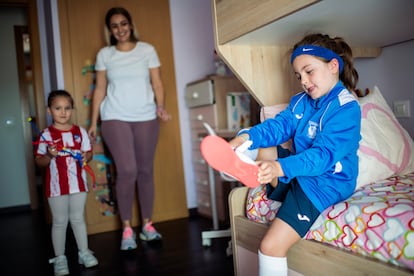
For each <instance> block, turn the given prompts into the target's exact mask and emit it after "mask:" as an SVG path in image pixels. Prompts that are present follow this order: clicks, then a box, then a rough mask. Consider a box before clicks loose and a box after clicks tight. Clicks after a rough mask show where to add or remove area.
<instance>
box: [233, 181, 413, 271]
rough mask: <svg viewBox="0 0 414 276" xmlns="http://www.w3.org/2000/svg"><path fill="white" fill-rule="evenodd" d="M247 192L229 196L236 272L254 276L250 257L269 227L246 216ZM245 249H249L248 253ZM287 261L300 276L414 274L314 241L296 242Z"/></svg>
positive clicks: (242, 189)
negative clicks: (301, 275)
mask: <svg viewBox="0 0 414 276" xmlns="http://www.w3.org/2000/svg"><path fill="white" fill-rule="evenodd" d="M247 193H248V188H247V187H238V188H235V189H233V190H232V191H231V193H230V195H229V206H230V225H231V236H232V250H233V262H234V274H235V275H237V276H243V275H246V276H247V275H249V276H254V275H252V271H256V272H257V271H258V269H257V260H252V259H251V257H256V259H257V251H258V248H259V244H260V241H261V240H262V237H263V235H264V234H265V232H266V231H267V228H268V226H267V225H265V224H261V223H257V222H254V221H251V220H249V219H248V218H247V217H246V207H245V205H246V199H247ZM246 250H247V251H246ZM245 252H249V253H248V255H246V253H245ZM287 260H288V266H289V269H290V270H293V271H294V272H297V273H299V275H300V274H303V275H318V276H322V275H335V276H340V275H344V276H345V275H384V276H389V275H407V276H408V275H413V274H414V272H413V271H409V270H405V269H403V268H400V267H397V266H394V265H392V264H387V263H384V262H381V261H379V260H376V259H374V258H370V257H365V256H362V255H357V254H354V253H351V252H348V251H345V250H343V249H340V248H335V247H333V246H331V245H328V244H322V243H320V242H317V241H312V240H301V241H299V242H298V243H297V244H295V245H294V246H293V247H292V248H291V249H290V250H289V253H288V256H287Z"/></svg>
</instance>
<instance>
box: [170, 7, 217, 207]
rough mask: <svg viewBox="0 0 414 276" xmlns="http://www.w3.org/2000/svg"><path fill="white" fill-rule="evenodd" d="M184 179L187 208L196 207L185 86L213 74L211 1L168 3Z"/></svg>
mask: <svg viewBox="0 0 414 276" xmlns="http://www.w3.org/2000/svg"><path fill="white" fill-rule="evenodd" d="M170 16H171V28H172V36H173V48H174V62H175V76H176V83H177V96H178V108H179V115H180V126H181V127H180V131H181V141H182V150H183V163H184V178H185V186H186V192H187V206H188V208H196V207H197V194H196V186H195V184H194V183H195V181H194V173H193V166H192V163H191V134H190V119H189V112H188V108H187V107H186V104H185V101H184V96H185V89H186V85H187V84H188V83H190V82H193V81H196V80H199V79H202V78H205V77H206V76H207V75H210V74H212V73H214V71H215V67H214V62H213V59H214V36H213V25H212V24H213V23H212V15H211V1H210V0H170Z"/></svg>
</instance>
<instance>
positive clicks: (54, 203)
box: [35, 90, 98, 275]
mask: <svg viewBox="0 0 414 276" xmlns="http://www.w3.org/2000/svg"><path fill="white" fill-rule="evenodd" d="M47 105H48V109H47V111H48V113H49V114H50V115H51V116H52V119H53V123H52V125H51V126H49V127H48V128H46V129H44V130H43V131H42V133H41V135H40V138H39V140H38V147H37V149H36V159H35V160H36V164H37V165H38V166H40V167H44V168H47V169H46V181H45V185H46V189H45V192H46V197H47V199H48V203H49V206H50V210H51V213H52V243H53V249H54V251H55V258H53V259H50V260H49V262H50V263H53V268H54V273H55V275H67V274H69V268H68V264H67V259H66V256H65V244H66V230H67V225H68V222H69V221H70V224H71V227H72V230H73V233H74V235H75V239H76V243H77V246H78V250H79V253H78V257H79V258H78V262H79V263H80V264H83V265H84V266H85V267H93V266H96V265H97V264H98V260H97V259H96V258H95V257H94V256H93V254H92V252H91V251H90V250H89V249H88V239H87V238H88V237H87V232H86V224H85V219H84V209H85V204H86V196H87V192H88V186H87V182H86V172H85V170H83V169H82V164H83V163H84V162H88V161H90V160H91V159H92V147H91V143H90V140H89V137H88V134H87V132H86V130H85V129H83V128H82V127H79V126H77V125H74V124H72V123H71V122H70V119H71V115H72V110H73V99H72V97H71V95H70V94H69V93H68V92H67V91H64V90H55V91H52V92H51V93H50V94H49V97H48V103H47ZM77 156H81V158H75V157H77ZM80 159H81V160H80Z"/></svg>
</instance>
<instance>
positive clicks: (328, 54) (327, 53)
mask: <svg viewBox="0 0 414 276" xmlns="http://www.w3.org/2000/svg"><path fill="white" fill-rule="evenodd" d="M300 55H312V56H316V57H321V58H324V59H326V60H328V61H331V60H332V59H333V58H335V59H336V60H338V63H339V73H342V71H343V70H344V61H343V60H342V58H341V57H340V56H338V54H337V53H335V52H334V51H331V50H329V49H328V48H324V47H321V46H316V45H302V46H299V47H297V48H296V49H295V50H294V51H293V53H292V56H291V58H290V63H293V61H294V60H295V58H296V57H297V56H300Z"/></svg>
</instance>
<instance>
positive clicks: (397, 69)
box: [355, 40, 414, 138]
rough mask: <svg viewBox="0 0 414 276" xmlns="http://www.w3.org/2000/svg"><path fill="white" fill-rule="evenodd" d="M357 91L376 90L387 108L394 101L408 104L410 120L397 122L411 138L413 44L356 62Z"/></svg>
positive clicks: (413, 132) (413, 118)
mask: <svg viewBox="0 0 414 276" xmlns="http://www.w3.org/2000/svg"><path fill="white" fill-rule="evenodd" d="M355 67H356V69H357V70H358V73H359V84H358V87H359V88H361V89H365V88H370V87H373V86H375V85H377V86H378V88H379V89H380V91H381V92H382V94H383V95H384V98H385V99H386V100H387V102H388V104H389V105H390V107H391V108H393V102H394V101H401V100H409V101H410V103H411V106H410V108H411V117H410V118H397V119H398V121H399V122H400V123H401V125H402V126H403V127H404V128H405V129H406V130H407V131H408V133H409V134H410V135H411V137H413V138H414V106H413V103H414V87H413V84H412V83H411V82H412V81H414V40H411V41H408V42H405V43H402V44H398V45H394V46H389V47H385V48H383V50H382V54H381V55H380V56H379V57H378V58H375V59H357V60H356V61H355Z"/></svg>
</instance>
